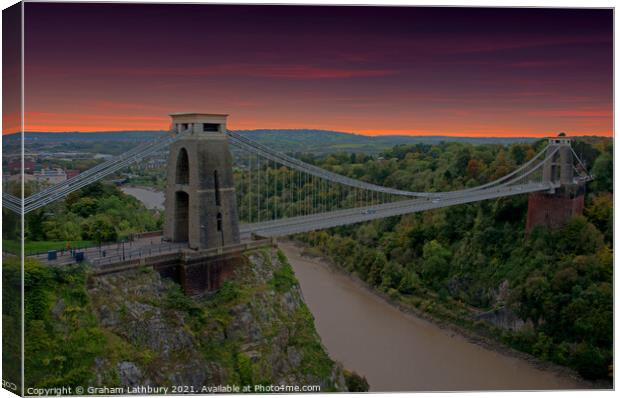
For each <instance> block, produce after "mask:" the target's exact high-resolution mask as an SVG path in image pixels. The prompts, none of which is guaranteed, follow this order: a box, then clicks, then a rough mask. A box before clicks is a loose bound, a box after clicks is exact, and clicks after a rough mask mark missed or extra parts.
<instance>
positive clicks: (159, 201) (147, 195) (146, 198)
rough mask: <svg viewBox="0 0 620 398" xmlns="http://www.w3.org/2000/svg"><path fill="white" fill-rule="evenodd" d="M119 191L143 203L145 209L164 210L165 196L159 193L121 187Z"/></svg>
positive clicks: (144, 189)
mask: <svg viewBox="0 0 620 398" xmlns="http://www.w3.org/2000/svg"><path fill="white" fill-rule="evenodd" d="M121 191H123V192H124V193H126V194H127V195H131V196H133V197H135V198H136V199H138V200H139V201H141V202H142V203H144V206H146V208H147V209H157V210H163V209H164V200H165V195H164V193H163V192H161V191H156V190H153V189H148V188H140V187H121Z"/></svg>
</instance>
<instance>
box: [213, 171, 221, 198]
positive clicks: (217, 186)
mask: <svg viewBox="0 0 620 398" xmlns="http://www.w3.org/2000/svg"><path fill="white" fill-rule="evenodd" d="M213 189H214V190H215V205H216V206H220V204H221V201H222V200H221V198H220V180H219V178H218V176H217V170H214V171H213Z"/></svg>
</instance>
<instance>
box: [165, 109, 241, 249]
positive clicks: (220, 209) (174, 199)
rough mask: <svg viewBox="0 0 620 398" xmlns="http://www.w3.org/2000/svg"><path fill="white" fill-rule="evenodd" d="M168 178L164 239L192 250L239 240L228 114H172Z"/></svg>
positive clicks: (219, 245) (224, 244)
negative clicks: (184, 243)
mask: <svg viewBox="0 0 620 398" xmlns="http://www.w3.org/2000/svg"><path fill="white" fill-rule="evenodd" d="M170 116H171V117H172V130H171V132H170V133H171V134H180V135H181V136H180V138H179V139H177V140H176V141H175V142H174V143H173V144H172V145H171V147H170V155H169V158H168V172H167V181H166V203H165V209H166V219H165V223H164V239H166V240H169V241H174V242H188V246H189V247H190V248H192V249H210V248H215V247H221V246H226V245H231V244H235V243H239V241H240V237H239V219H238V215H237V214H238V213H237V201H236V193H235V184H234V180H233V170H232V155H231V153H230V149H229V146H228V136H227V135H226V134H225V132H226V117H227V115H220V114H205V113H175V114H172V115H170Z"/></svg>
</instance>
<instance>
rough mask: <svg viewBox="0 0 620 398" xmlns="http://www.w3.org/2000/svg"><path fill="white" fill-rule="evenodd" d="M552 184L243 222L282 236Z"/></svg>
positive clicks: (244, 228) (247, 229)
mask: <svg viewBox="0 0 620 398" xmlns="http://www.w3.org/2000/svg"><path fill="white" fill-rule="evenodd" d="M551 188H552V186H551V185H550V184H543V183H535V184H523V185H515V186H506V187H499V188H492V189H486V190H482V191H478V192H472V193H470V194H468V195H461V196H451V197H445V198H437V199H412V200H402V201H399V202H392V203H385V204H381V205H375V206H366V207H357V208H353V209H346V210H337V211H331V212H326V213H319V214H313V215H308V216H301V217H291V218H283V219H279V220H272V221H265V222H261V223H254V224H245V225H241V236H242V238H244V239H247V238H249V237H251V235H253V234H254V235H257V236H261V237H278V236H285V235H291V234H297V233H302V232H309V231H315V230H319V229H325V228H331V227H337V226H341V225H347V224H355V223H359V222H364V221H370V220H375V219H379V218H385V217H392V216H399V215H403V214H409V213H416V212H419V211H425V210H430V209H438V208H442V207H447V206H454V205H459V204H464V203H471V202H477V201H480V200H488V199H496V198H501V197H506V196H513V195H520V194H524V193H530V192H539V191H548V190H549V189H551Z"/></svg>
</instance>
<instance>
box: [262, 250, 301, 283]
mask: <svg viewBox="0 0 620 398" xmlns="http://www.w3.org/2000/svg"><path fill="white" fill-rule="evenodd" d="M278 259H279V262H280V264H281V265H282V266H281V267H279V268H276V269H275V270H274V271H273V278H272V279H271V281H269V284H270V285H271V286H272V287H273V288H274V289H275V290H276V291H277V292H280V293H283V292H288V291H289V290H291V288H292V287H293V286H296V285H297V278H295V273H294V272H293V268H292V267H291V265H290V264H289V263H288V260H287V259H286V256H285V255H284V253H282V252H281V251H280V250H278Z"/></svg>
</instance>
